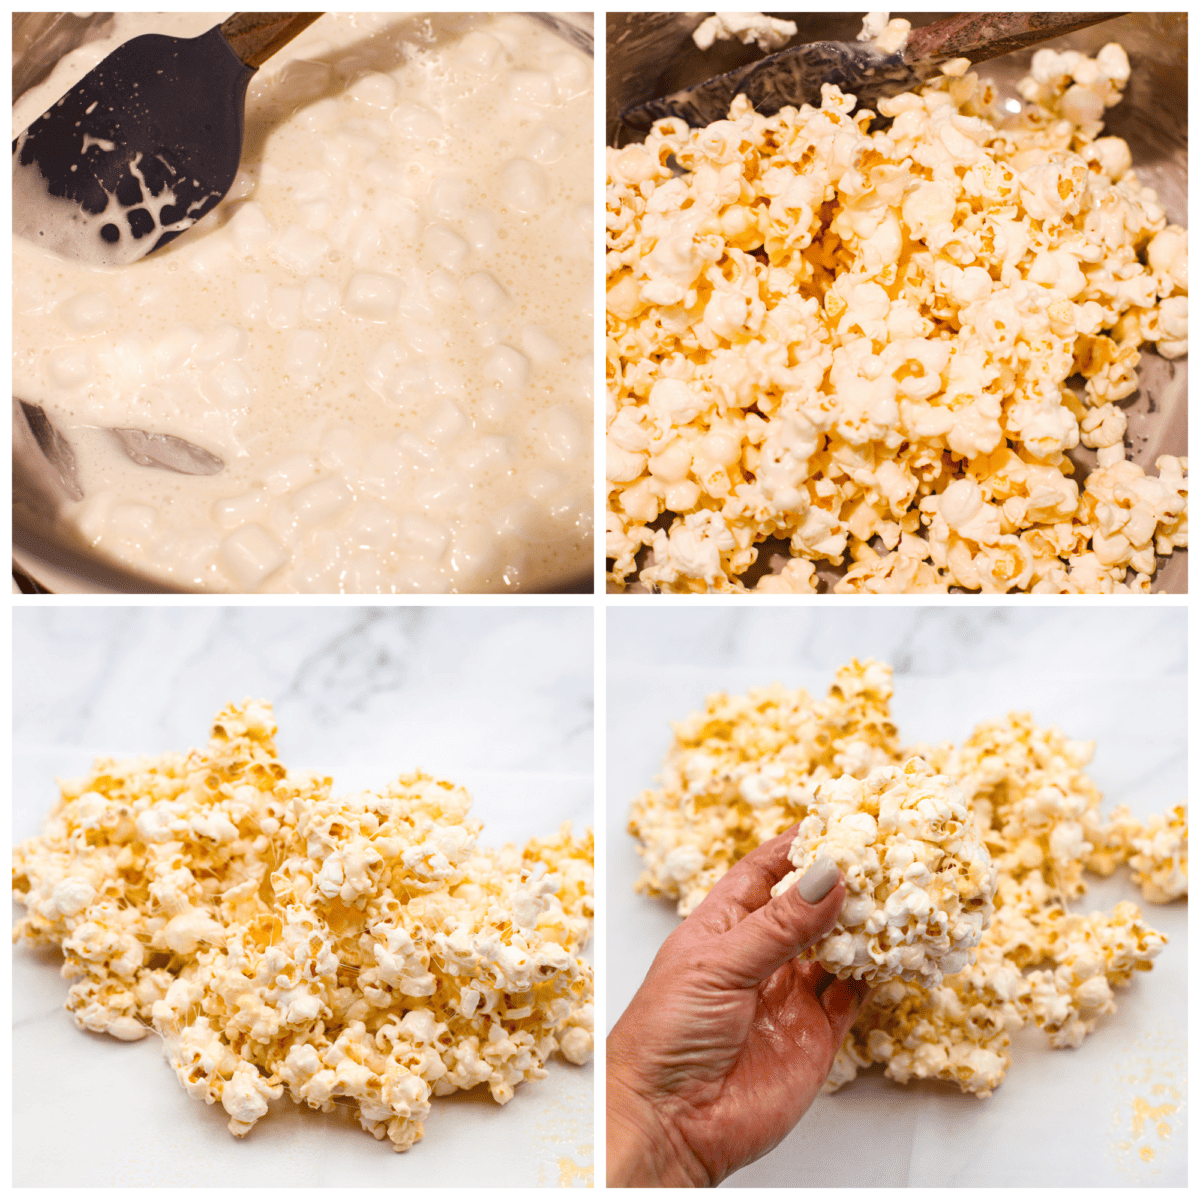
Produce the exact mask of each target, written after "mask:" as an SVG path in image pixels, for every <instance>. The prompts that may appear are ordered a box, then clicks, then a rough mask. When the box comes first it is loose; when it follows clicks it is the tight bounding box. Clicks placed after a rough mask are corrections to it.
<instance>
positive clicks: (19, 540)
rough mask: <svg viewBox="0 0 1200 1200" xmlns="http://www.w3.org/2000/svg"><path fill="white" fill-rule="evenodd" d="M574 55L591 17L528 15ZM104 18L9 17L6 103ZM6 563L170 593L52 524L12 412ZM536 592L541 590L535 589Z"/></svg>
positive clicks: (569, 587) (40, 462)
mask: <svg viewBox="0 0 1200 1200" xmlns="http://www.w3.org/2000/svg"><path fill="white" fill-rule="evenodd" d="M531 15H532V16H534V17H536V18H537V19H538V20H540V21H542V22H543V23H545V24H548V25H550V26H552V27H554V28H555V29H556V32H558V33H559V34H560V36H563V37H564V38H566V39H567V40H569V41H570V42H571V43H572V44H573V45H574V46H575V47H576V48H577V49H587V50H589V51H590V43H591V36H592V35H591V29H592V14H591V13H535V14H531ZM111 16H112V14H111V13H13V98H14V99H16V98H17V97H19V96H20V95H22V93H24V92H26V91H27V90H28V89H29V88H31V87H33V86H34V85H35V84H37V83H39V82H41V80H43V79H44V78H45V77H46V76H47V75H48V74H49V73H50V71H51V70H52V69H53V67H54V65H55V64H56V63H57V62H58V60H59V59H60V58H62V57H63V56H64V55H65V54H68V53H69V52H70V51H72V50H75V49H77V48H78V47H80V46H82V45H84V44H85V43H86V42H89V41H94V40H96V39H97V38H99V37H102V36H104V34H105V32H106V29H107V26H108V24H109V21H110V18H111ZM12 453H13V529H12V540H13V563H14V566H15V567H16V568H17V569H18V570H19V571H20V572H21V573H22V574H24V575H25V576H27V577H29V579H31V580H32V581H34V582H35V583H36V584H38V585H40V587H41V588H42V589H43V590H45V591H49V592H84V593H120V594H130V593H133V594H136V593H147V592H154V593H176V592H181V591H183V590H184V589H181V588H176V587H172V586H170V585H168V584H165V583H162V582H161V581H157V580H152V579H148V578H146V577H145V576H143V575H140V574H139V573H137V572H135V571H131V570H129V569H128V568H125V567H122V566H119V565H116V564H114V563H112V562H110V561H108V560H106V559H104V558H101V557H99V556H97V555H94V554H91V553H89V551H88V550H87V549H86V548H85V547H83V546H81V544H80V542H79V541H78V539H77V538H75V537H73V536H72V535H71V534H70V533H69V531H67V530H65V529H64V528H63V527H62V525H61V523H60V522H59V521H58V520H57V516H56V514H57V510H58V506H59V504H60V503H61V500H62V499H63V492H62V488H61V484H59V483H58V481H57V479H56V477H55V473H54V471H53V470H52V469H50V468H49V467H48V464H47V463H46V459H45V457H44V455H43V454H42V452H41V451H40V450H39V449H38V446H37V443H36V442H35V441H34V439H33V436H32V434H31V433H30V430H29V425H28V423H27V422H26V420H25V418H24V416H23V415H22V413H21V411H20V408H19V406H18V405H17V404H16V403H15V402H14V405H13V448H12ZM593 589H594V582H593V576H592V575H591V574H590V573H589V574H587V575H582V576H579V577H577V578H573V579H566V580H564V581H563V583H562V585H561V586H559V587H557V588H554V589H545V590H553V591H554V592H555V593H564V594H565V593H590V592H592V591H593ZM539 590H543V589H539Z"/></svg>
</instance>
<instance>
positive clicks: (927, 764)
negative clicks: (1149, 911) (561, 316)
mask: <svg viewBox="0 0 1200 1200" xmlns="http://www.w3.org/2000/svg"><path fill="white" fill-rule="evenodd" d="M891 695H892V684H891V669H890V668H888V667H886V666H883V665H882V664H879V663H875V662H870V661H868V662H865V663H859V662H854V663H851V664H850V665H849V666H846V667H843V668H841V669H840V670H839V671H838V672H837V674H836V675H835V677H834V683H833V686H832V687H831V688H830V691H829V695H828V696H827V697H826V699H825V700H823V701H821V700H814V699H813V698H812V697H810V696H809V695H808V694H807V693H806V692H804V691H788V690H787V689H785V688H783V687H781V686H779V685H774V686H772V687H770V688H761V689H757V690H754V691H751V692H750V693H749V694H748V695H746V696H729V695H725V694H717V695H713V696H710V697H708V700H707V702H706V705H705V709H704V711H703V712H700V713H695V714H693V715H692V716H690V717H689V718H687V719H686V720H684V721H680V722H677V723H676V724H675V726H674V728H675V738H674V742H673V744H672V746H671V748H670V750H669V751H668V753H667V757H666V760H665V762H664V764H663V771H662V777H661V785H662V786H661V787H659V788H656V789H652V790H650V791H647V792H644V793H642V795H641V796H639V797H638V798H637V799H636V800H635V801H634V803H633V807H632V813H631V817H630V825H629V828H630V832H631V833H633V834H634V836H635V837H636V838H637V839H638V851H639V853H640V854H641V855H642V857H643V861H644V865H645V870H644V872H643V874H642V876H641V878H640V879H639V881H638V884H637V887H638V890H639V891H642V892H647V893H649V894H650V895H665V896H670V897H672V898H674V899H676V901H677V904H678V909H679V912H680V914H681V915H684V916H686V915H687V914H688V913H689V912H691V911H692V909H694V908H695V906H696V905H697V904H699V903H700V901H701V900H702V899H703V898H704V896H705V895H707V893H708V892H709V891H710V890H711V888H712V887H713V885H714V884H715V883H716V882H717V880H719V879H720V878H721V876H722V875H724V874H725V872H726V871H728V870H729V868H730V867H732V866H733V864H734V863H735V862H737V861H738V859H740V858H741V857H742V856H743V855H745V854H747V853H749V851H750V850H752V849H754V848H755V846H757V845H758V844H760V843H761V842H763V841H766V840H767V839H768V838H771V837H776V836H778V835H779V834H781V833H783V832H785V831H786V830H787V829H789V828H791V827H792V826H793V825H795V824H796V823H797V822H800V835H799V837H798V838H797V845H796V846H794V847H793V850H792V853H793V855H797V854H798V857H799V861H797V857H793V859H792V861H793V862H794V863H796V865H797V867H798V868H799V866H800V863H801V862H803V863H806V864H807V863H810V862H811V861H812V860H813V858H815V857H816V853H819V852H826V853H830V852H832V856H833V857H834V858H835V861H838V862H839V865H840V866H841V867H842V870H843V873H844V874H845V875H846V876H847V882H848V884H851V885H853V884H854V883H855V882H856V880H857V879H858V878H861V874H856V871H859V872H861V868H860V866H859V863H860V861H865V862H866V863H867V864H869V867H870V869H873V862H872V859H871V857H870V856H869V855H867V854H865V853H863V851H865V850H866V848H867V847H866V845H865V836H864V835H865V834H866V833H867V832H868V830H866V829H864V828H863V827H862V826H865V823H861V824H860V823H858V822H857V821H856V819H854V818H853V816H852V806H851V801H850V797H851V796H853V797H854V800H853V806H854V810H856V809H857V806H858V804H859V803H860V801H859V799H858V797H859V796H861V797H863V800H862V801H861V803H863V804H865V805H867V806H868V807H869V806H870V804H872V803H874V801H871V800H868V799H867V795H868V793H869V792H871V791H872V790H873V789H874V788H876V787H878V786H879V785H880V783H884V784H885V786H886V781H892V786H893V787H894V786H895V782H894V781H895V780H897V779H898V778H899V777H901V776H903V774H904V772H905V770H907V768H908V766H911V765H913V764H912V760H913V758H914V756H919V757H917V761H918V762H920V764H921V766H920V767H919V768H915V769H914V775H919V777H920V779H921V781H922V784H923V785H924V786H929V787H932V786H933V785H932V781H933V780H934V779H936V778H944V779H947V780H949V781H952V783H953V785H954V787H955V788H956V789H957V791H958V792H959V793H960V794H961V796H962V797H963V800H964V802H965V812H966V817H967V820H968V821H969V823H970V825H971V826H972V827H973V832H974V839H977V840H978V842H981V843H982V844H983V846H984V847H985V848H986V850H987V853H988V856H989V857H990V862H991V867H990V869H991V870H994V872H995V875H994V885H988V886H994V889H995V895H994V897H993V898H992V900H991V908H992V910H993V911H992V914H991V920H990V921H986V920H984V921H981V924H983V926H984V927H983V929H982V932H981V934H980V936H979V938H978V945H977V947H976V948H975V949H974V950H967V951H966V955H967V957H966V959H965V960H964V963H963V965H962V966H961V969H959V970H957V971H956V972H954V973H951V971H950V970H949V964H946V965H945V966H944V967H943V972H942V973H943V974H944V978H942V979H940V980H938V979H936V978H935V973H934V972H933V971H932V970H930V971H927V972H926V974H925V975H923V976H919V977H915V978H911V977H910V978H904V977H903V971H889V973H890V974H893V975H894V977H892V978H887V979H885V981H884V982H881V983H879V984H878V986H877V987H876V988H875V990H874V992H873V993H872V994H871V996H870V998H869V999H868V1000H867V1001H866V1003H865V1004H864V1005H863V1007H862V1009H861V1011H860V1013H859V1016H858V1018H857V1020H856V1021H855V1023H854V1026H853V1027H852V1028H851V1030H850V1033H849V1034H848V1035H847V1037H846V1040H845V1042H844V1043H843V1044H842V1046H841V1048H840V1049H839V1051H838V1054H837V1056H836V1058H835V1060H834V1065H833V1068H832V1069H831V1071H830V1075H829V1079H828V1080H827V1082H826V1088H827V1090H831V1091H832V1090H835V1089H836V1088H838V1087H840V1086H842V1085H843V1084H845V1083H848V1082H849V1081H851V1080H852V1079H854V1077H855V1076H856V1074H857V1072H858V1070H859V1069H860V1068H861V1067H866V1066H869V1065H870V1064H871V1063H883V1064H884V1066H885V1074H886V1075H887V1077H888V1078H890V1079H894V1080H896V1081H897V1082H900V1083H906V1082H907V1081H908V1080H910V1079H941V1080H945V1081H947V1082H951V1083H956V1084H957V1085H958V1086H959V1087H960V1088H961V1089H962V1090H963V1091H966V1092H971V1093H973V1094H975V1095H978V1096H986V1095H989V1094H990V1093H991V1090H992V1089H993V1088H994V1087H996V1086H997V1085H998V1084H999V1083H1000V1081H1001V1080H1002V1079H1003V1078H1004V1075H1005V1073H1006V1072H1007V1070H1008V1067H1009V1065H1010V1061H1011V1059H1010V1055H1009V1050H1008V1047H1009V1045H1010V1042H1011V1035H1012V1033H1013V1032H1014V1031H1016V1030H1017V1029H1020V1028H1022V1027H1023V1026H1024V1025H1026V1024H1028V1023H1033V1024H1036V1025H1037V1026H1039V1027H1040V1028H1041V1029H1043V1030H1044V1031H1045V1033H1046V1034H1047V1036H1048V1038H1049V1041H1050V1044H1051V1045H1052V1046H1056V1047H1059V1046H1077V1045H1079V1044H1080V1043H1081V1042H1082V1040H1083V1038H1084V1037H1085V1036H1086V1035H1087V1034H1088V1033H1089V1032H1091V1030H1092V1029H1094V1028H1095V1025H1096V1023H1097V1021H1098V1020H1099V1019H1100V1018H1101V1017H1102V1016H1103V1015H1105V1014H1106V1013H1111V1012H1113V1011H1115V1008H1116V1003H1115V1000H1114V994H1113V993H1114V991H1115V989H1116V988H1119V987H1121V986H1123V985H1124V984H1126V983H1128V981H1129V979H1130V978H1131V976H1132V974H1133V972H1135V971H1148V970H1150V968H1151V965H1152V962H1153V959H1154V957H1155V955H1157V954H1158V952H1159V951H1160V950H1161V949H1162V947H1163V945H1164V944H1165V941H1166V939H1165V938H1164V937H1163V935H1162V934H1160V933H1158V932H1156V931H1155V930H1153V929H1151V928H1150V927H1149V926H1148V925H1147V924H1146V923H1145V922H1144V920H1143V919H1142V915H1141V912H1140V911H1139V909H1138V907H1137V905H1135V904H1131V903H1128V902H1124V903H1121V904H1118V905H1117V906H1116V907H1115V909H1114V910H1113V911H1112V912H1111V913H1103V912H1092V913H1087V914H1084V913H1079V912H1073V911H1071V910H1070V908H1069V902H1070V901H1071V900H1074V899H1077V898H1078V897H1080V896H1082V895H1084V893H1085V892H1086V891H1087V884H1086V882H1085V880H1084V872H1085V871H1091V872H1093V873H1095V874H1098V875H1109V874H1111V873H1112V872H1113V871H1114V870H1115V869H1116V868H1117V866H1119V865H1120V864H1122V863H1127V864H1129V866H1130V867H1131V869H1132V879H1133V881H1134V882H1135V883H1136V884H1138V886H1140V887H1141V889H1142V894H1143V895H1144V896H1145V898H1146V899H1147V900H1148V901H1151V902H1153V903H1161V902H1164V901H1167V900H1171V899H1175V898H1177V897H1180V896H1184V895H1186V894H1187V810H1186V808H1184V807H1182V806H1178V807H1175V808H1172V809H1171V810H1170V811H1169V812H1168V814H1167V815H1166V816H1165V817H1151V818H1150V820H1149V821H1148V822H1146V824H1145V825H1143V824H1142V823H1141V822H1139V821H1138V820H1137V819H1135V818H1134V817H1133V816H1132V815H1131V814H1130V813H1129V811H1128V809H1126V808H1125V807H1123V806H1118V807H1116V808H1114V809H1113V810H1112V811H1111V813H1109V815H1108V816H1104V815H1103V814H1102V813H1101V810H1100V802H1101V795H1100V791H1099V789H1098V788H1097V787H1096V785H1095V784H1094V783H1093V782H1092V780H1091V779H1090V778H1089V777H1088V776H1087V774H1086V773H1085V771H1084V769H1083V768H1084V767H1085V766H1086V765H1087V763H1088V762H1089V761H1090V759H1091V757H1092V753H1093V749H1094V747H1093V745H1092V743H1090V742H1081V741H1076V740H1073V739H1071V738H1068V737H1066V736H1064V735H1063V734H1062V733H1061V732H1060V731H1059V730H1057V729H1054V728H1050V729H1042V728H1039V727H1038V726H1036V725H1035V724H1034V723H1033V721H1032V719H1031V718H1030V717H1029V716H1028V715H1027V714H1018V713H1014V714H1010V715H1009V716H1008V717H1006V718H1003V719H1000V720H994V721H987V722H984V723H983V724H981V725H979V726H978V727H977V728H976V729H975V731H974V732H973V733H972V734H971V736H970V737H969V738H968V739H967V741H966V742H964V743H963V745H962V746H959V747H955V746H953V745H950V744H948V743H947V744H943V745H940V746H927V745H917V746H911V747H907V748H902V747H901V745H900V742H899V736H898V734H897V731H896V727H895V726H894V725H893V724H892V723H891V720H890V712H889V708H890V700H891ZM902 764H904V765H902ZM926 771H929V772H936V775H932V774H930V775H926V774H925V772H926ZM848 780H849V781H848ZM872 780H875V781H878V782H872ZM850 781H853V782H850ZM945 786H946V785H944V784H938V785H937V787H938V788H939V789H941V788H944V787H945ZM946 790H947V792H948V791H949V789H948V788H947V789H946ZM956 803H957V802H956ZM822 807H823V809H824V811H822ZM947 807H949V805H947ZM879 808H880V812H881V814H882V804H881V803H880V805H879ZM843 815H844V816H843ZM810 816H814V817H815V823H814V824H813V825H809V826H808V829H809V830H810V831H812V834H815V829H816V827H817V824H816V823H821V822H823V823H824V826H825V828H826V830H827V831H828V830H829V829H830V827H831V826H832V828H833V834H834V836H833V839H832V841H831V843H829V844H825V843H822V842H821V841H819V840H817V837H816V836H812V835H805V833H804V832H803V831H804V829H805V825H806V822H808V821H809V818H810ZM845 818H850V819H849V820H845ZM954 820H955V822H956V823H958V822H961V820H962V818H961V817H957V816H956V817H954ZM880 826H881V822H879V821H876V831H877V832H876V836H878V831H879V829H880ZM859 842H863V843H864V845H863V851H860V850H859V849H858V843H859ZM872 844H873V843H872ZM797 847H800V849H799V852H798V850H797ZM876 853H877V852H876ZM839 856H840V857H839ZM882 861H883V866H884V867H886V866H887V865H888V864H887V856H886V854H885V855H884V856H883V860H882ZM974 861H975V865H976V870H978V871H981V872H982V871H985V870H988V869H989V868H988V867H986V866H984V864H983V862H982V860H981V859H979V858H976V859H975V860H974ZM847 864H849V870H848V869H847ZM862 873H865V872H862ZM790 879H791V877H790V876H789V877H788V879H786V880H784V881H783V883H782V884H781V885H780V886H787V885H788V882H789V880H790ZM893 881H894V877H893V879H888V878H886V876H885V877H884V883H883V886H882V887H881V888H880V890H881V891H886V890H887V888H888V887H890V886H891V884H892V882H893ZM859 887H860V888H861V887H862V885H861V884H859ZM984 890H985V893H986V891H987V887H985V889H984ZM897 891H898V889H897ZM855 894H856V893H855V891H854V890H853V887H848V897H854V896H855ZM859 894H860V895H862V897H863V899H862V901H861V902H860V904H859V907H854V906H852V905H851V903H850V899H848V901H847V908H848V909H849V911H848V912H847V911H846V910H843V914H842V918H841V924H842V927H843V928H846V929H847V930H849V929H850V928H851V927H855V926H856V925H857V924H858V923H859V922H862V927H863V929H864V931H865V929H866V928H867V926H866V921H867V920H869V919H870V918H868V917H867V916H866V913H867V903H866V895H865V889H863V890H862V891H861V892H860V893H859ZM894 894H896V893H895V892H894V893H893V895H894ZM876 908H877V906H876V905H875V903H874V902H872V904H871V915H872V916H873V915H874V913H875V911H876ZM947 908H948V906H947ZM883 913H884V915H885V916H886V913H887V905H886V903H885V904H884V905H883ZM917 925H919V921H918V923H917ZM916 927H917V926H914V928H916ZM835 932H836V931H835ZM826 940H828V939H826ZM852 942H853V939H852ZM866 945H867V947H868V954H870V951H871V949H872V947H871V942H870V939H869V938H868V939H867V940H866ZM874 948H875V949H876V950H878V949H880V948H881V946H880V944H878V943H877V945H876V947H874ZM856 957H857V952H856ZM872 963H873V964H874V965H875V968H876V971H877V974H876V976H875V977H876V978H881V979H882V978H884V976H883V974H882V973H878V972H879V968H880V967H881V964H880V963H879V962H878V960H877V959H875V958H872ZM825 965H826V967H827V969H828V970H831V971H836V972H838V973H843V974H845V973H847V972H846V970H845V964H842V963H838V962H836V961H835V960H834V959H833V958H832V957H831V958H830V959H829V961H827V962H826V964H825ZM863 965H866V964H865V962H864V964H863ZM869 969H870V968H868V970H869ZM850 973H853V971H852V969H851V971H850Z"/></svg>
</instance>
